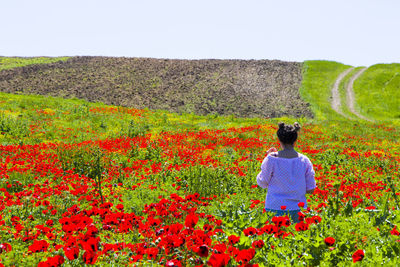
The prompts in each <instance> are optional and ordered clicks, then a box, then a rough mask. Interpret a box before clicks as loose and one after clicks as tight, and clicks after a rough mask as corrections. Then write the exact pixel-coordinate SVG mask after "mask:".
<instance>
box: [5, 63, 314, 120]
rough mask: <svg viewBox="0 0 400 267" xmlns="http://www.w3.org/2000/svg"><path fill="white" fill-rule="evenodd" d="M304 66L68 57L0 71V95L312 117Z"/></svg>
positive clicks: (187, 109) (178, 109) (296, 64)
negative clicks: (304, 95) (303, 96)
mask: <svg viewBox="0 0 400 267" xmlns="http://www.w3.org/2000/svg"><path fill="white" fill-rule="evenodd" d="M301 69H302V64H301V63H296V62H282V61H277V60H272V61H270V60H171V59H150V58H117V57H73V58H71V59H69V60H67V61H65V62H56V63H51V64H43V65H31V66H26V67H21V68H15V69H12V70H3V71H0V91H2V92H8V93H23V94H39V95H51V96H61V97H65V98H72V97H76V98H80V99H86V100H88V101H91V102H98V101H100V102H103V103H106V104H112V105H122V106H130V107H135V108H149V109H165V110H169V111H172V112H188V113H190V112H194V113H196V114H201V115H206V114H212V113H217V114H223V115H228V114H234V115H236V116H239V117H281V116H294V117H302V116H305V117H311V116H312V113H311V110H310V108H309V105H308V104H307V103H305V102H304V101H303V100H302V99H301V98H300V95H299V90H298V89H299V87H300V84H301V79H302V74H301Z"/></svg>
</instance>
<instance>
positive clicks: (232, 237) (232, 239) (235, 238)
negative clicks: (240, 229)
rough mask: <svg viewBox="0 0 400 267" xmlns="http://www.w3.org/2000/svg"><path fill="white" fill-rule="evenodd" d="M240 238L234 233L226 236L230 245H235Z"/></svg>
mask: <svg viewBox="0 0 400 267" xmlns="http://www.w3.org/2000/svg"><path fill="white" fill-rule="evenodd" d="M239 240H240V236H235V235H230V236H228V241H229V244H230V245H232V246H233V245H235V244H236V243H238V242H239Z"/></svg>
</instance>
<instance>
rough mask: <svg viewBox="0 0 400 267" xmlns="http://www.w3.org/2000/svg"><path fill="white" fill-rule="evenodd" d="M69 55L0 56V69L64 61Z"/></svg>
mask: <svg viewBox="0 0 400 267" xmlns="http://www.w3.org/2000/svg"><path fill="white" fill-rule="evenodd" d="M68 58H69V57H0V71H1V70H7V69H13V68H17V67H24V66H28V65H33V64H47V63H53V62H58V61H65V60H67V59H68Z"/></svg>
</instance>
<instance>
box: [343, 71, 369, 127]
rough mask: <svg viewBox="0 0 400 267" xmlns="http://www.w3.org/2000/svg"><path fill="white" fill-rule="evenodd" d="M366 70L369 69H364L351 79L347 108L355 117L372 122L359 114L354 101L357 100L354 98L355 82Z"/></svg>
mask: <svg viewBox="0 0 400 267" xmlns="http://www.w3.org/2000/svg"><path fill="white" fill-rule="evenodd" d="M366 70H367V68H362V69H360V70H359V71H358V72H357V73H356V74H354V75H353V76H352V77H351V79H350V81H349V83H348V84H347V86H346V99H347V106H348V107H349V109H350V111H351V112H352V113H353V114H354V115H356V116H357V117H359V118H360V119H363V120H367V121H372V120H370V119H368V118H367V117H365V116H363V115H361V114H360V113H358V111H357V110H356V109H355V108H354V101H355V100H354V99H355V97H354V90H353V84H354V81H355V80H357V79H358V77H360V76H361V74H363V72H364V71H366Z"/></svg>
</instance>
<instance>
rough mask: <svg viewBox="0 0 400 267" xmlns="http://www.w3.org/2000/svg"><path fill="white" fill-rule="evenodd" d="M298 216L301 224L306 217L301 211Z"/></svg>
mask: <svg viewBox="0 0 400 267" xmlns="http://www.w3.org/2000/svg"><path fill="white" fill-rule="evenodd" d="M297 214H298V215H299V221H301V222H302V221H304V218H305V217H306V215H305V214H304V213H302V212H301V211H299V212H298V213H297Z"/></svg>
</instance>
